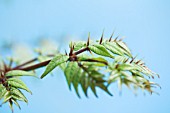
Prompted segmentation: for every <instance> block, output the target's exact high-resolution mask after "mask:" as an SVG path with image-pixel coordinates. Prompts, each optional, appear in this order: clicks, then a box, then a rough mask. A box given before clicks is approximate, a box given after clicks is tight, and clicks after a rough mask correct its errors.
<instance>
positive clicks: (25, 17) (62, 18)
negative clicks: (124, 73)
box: [0, 0, 170, 113]
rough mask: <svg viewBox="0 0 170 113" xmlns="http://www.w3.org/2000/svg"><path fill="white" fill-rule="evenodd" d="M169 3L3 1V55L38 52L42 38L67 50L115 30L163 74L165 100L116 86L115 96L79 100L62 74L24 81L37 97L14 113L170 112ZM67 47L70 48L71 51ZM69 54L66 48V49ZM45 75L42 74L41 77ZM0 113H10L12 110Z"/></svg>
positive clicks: (136, 0) (154, 0)
mask: <svg viewBox="0 0 170 113" xmlns="http://www.w3.org/2000/svg"><path fill="white" fill-rule="evenodd" d="M169 5H170V1H169V0H0V55H1V56H4V55H8V56H9V55H11V53H10V52H8V50H6V49H4V48H3V46H4V43H10V42H13V43H15V44H25V45H29V46H30V47H31V48H33V47H36V43H37V42H38V41H39V39H40V38H42V37H43V38H45V39H47V40H54V41H56V43H57V44H58V45H62V46H63V47H66V46H65V45H67V43H68V42H69V41H70V40H73V41H76V40H86V39H87V36H88V32H90V33H91V37H92V38H93V39H97V38H99V37H100V36H101V34H102V31H103V29H104V30H105V37H109V36H110V35H111V33H112V32H113V31H114V30H115V31H116V35H120V36H125V37H126V38H125V39H124V41H125V42H126V43H127V44H128V46H129V48H130V49H131V50H132V53H133V54H134V55H138V57H140V58H144V61H145V62H146V63H147V65H148V66H149V67H150V68H151V69H152V70H154V71H155V72H157V73H159V75H160V79H158V78H156V79H155V80H154V81H155V82H158V83H159V84H160V85H161V86H162V89H161V90H159V89H157V91H158V92H159V93H160V95H159V96H158V95H156V94H153V95H152V96H151V95H149V94H146V95H143V93H142V92H140V91H139V93H138V96H135V95H134V94H133V93H132V91H130V90H128V89H127V88H126V87H125V88H123V92H122V95H121V96H120V95H119V91H118V89H117V86H116V85H114V86H113V87H112V88H111V89H110V90H111V92H112V93H113V94H114V96H113V97H110V96H109V95H107V94H106V93H104V92H102V91H101V90H98V93H99V98H95V96H94V95H92V93H91V92H89V98H86V97H85V96H84V95H83V93H82V92H81V94H82V98H81V99H79V98H78V97H77V96H76V93H75V92H74V91H69V89H68V87H67V84H66V80H65V78H64V76H63V74H62V72H61V71H59V70H57V71H55V72H54V75H53V76H48V77H46V78H45V79H43V80H39V79H32V78H23V79H24V81H25V83H26V84H27V85H28V87H29V88H30V89H31V90H32V92H33V95H29V94H27V93H25V94H26V95H27V97H28V100H29V104H28V105H27V104H25V103H21V107H22V110H19V109H18V108H17V107H15V113H47V112H48V113H160V112H162V113H170V109H169V105H170V98H169V96H170V90H169V89H170V83H169V80H170V75H169V69H170V67H169V63H170V61H169V58H170V50H169V48H170V46H169V44H170V33H169V31H170V7H169ZM66 48H67V47H66ZM61 49H65V48H61ZM28 56H29V54H28ZM42 71H43V69H42V70H39V73H40V74H41V73H42ZM0 113H11V111H10V110H9V108H8V105H4V106H2V107H1V108H0Z"/></svg>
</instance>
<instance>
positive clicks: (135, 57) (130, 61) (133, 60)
mask: <svg viewBox="0 0 170 113" xmlns="http://www.w3.org/2000/svg"><path fill="white" fill-rule="evenodd" d="M136 57H137V56H135V57H134V58H132V60H131V61H130V64H131V63H132V62H133V61H134V60H135V58H136Z"/></svg>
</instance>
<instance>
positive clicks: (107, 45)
mask: <svg viewBox="0 0 170 113" xmlns="http://www.w3.org/2000/svg"><path fill="white" fill-rule="evenodd" d="M103 46H104V47H105V48H107V49H108V50H109V51H111V52H112V53H113V54H117V55H120V56H123V52H122V50H121V48H120V47H119V46H118V45H117V44H116V43H115V42H105V43H103Z"/></svg>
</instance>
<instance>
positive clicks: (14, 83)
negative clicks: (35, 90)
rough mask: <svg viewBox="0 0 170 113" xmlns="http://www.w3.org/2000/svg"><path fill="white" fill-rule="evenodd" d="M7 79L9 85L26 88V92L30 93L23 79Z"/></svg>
mask: <svg viewBox="0 0 170 113" xmlns="http://www.w3.org/2000/svg"><path fill="white" fill-rule="evenodd" d="M7 81H8V84H9V85H10V86H12V87H15V88H20V89H23V90H26V91H27V92H29V93H31V94H32V92H31V91H30V90H29V89H28V87H27V86H26V85H25V83H24V82H23V81H21V80H20V79H17V78H10V79H8V80H7Z"/></svg>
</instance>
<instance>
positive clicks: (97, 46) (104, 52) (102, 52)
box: [89, 44, 114, 58]
mask: <svg viewBox="0 0 170 113" xmlns="http://www.w3.org/2000/svg"><path fill="white" fill-rule="evenodd" d="M89 49H90V50H91V51H93V52H94V53H96V54H98V55H102V56H106V57H110V58H114V57H113V56H112V55H111V54H110V53H109V52H108V51H107V49H106V48H105V47H104V46H103V45H100V44H94V45H90V46H89Z"/></svg>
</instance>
